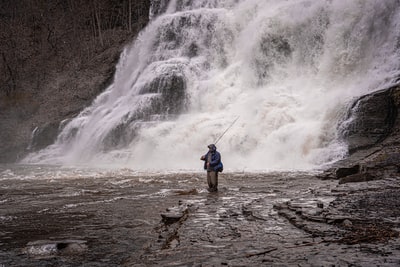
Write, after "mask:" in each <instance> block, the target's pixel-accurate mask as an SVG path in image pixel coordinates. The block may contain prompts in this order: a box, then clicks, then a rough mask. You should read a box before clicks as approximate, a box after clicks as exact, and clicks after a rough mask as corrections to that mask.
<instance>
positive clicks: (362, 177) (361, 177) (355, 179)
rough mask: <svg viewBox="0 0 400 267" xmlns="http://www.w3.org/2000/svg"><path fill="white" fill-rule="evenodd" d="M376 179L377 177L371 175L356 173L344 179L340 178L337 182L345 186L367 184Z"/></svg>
mask: <svg viewBox="0 0 400 267" xmlns="http://www.w3.org/2000/svg"><path fill="white" fill-rule="evenodd" d="M376 179H378V177H377V176H375V175H373V174H371V173H368V172H367V173H357V174H353V175H348V176H346V177H342V178H340V180H339V184H346V183H359V182H368V181H373V180H376Z"/></svg>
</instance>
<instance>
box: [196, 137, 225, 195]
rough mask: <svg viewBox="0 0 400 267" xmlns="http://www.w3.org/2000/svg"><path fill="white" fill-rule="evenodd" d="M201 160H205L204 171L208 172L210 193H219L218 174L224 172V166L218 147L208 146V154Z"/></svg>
mask: <svg viewBox="0 0 400 267" xmlns="http://www.w3.org/2000/svg"><path fill="white" fill-rule="evenodd" d="M200 159H201V160H204V169H205V170H207V183H208V191H210V192H216V191H218V172H222V170H223V165H222V162H221V154H220V153H219V152H218V151H217V147H216V146H215V145H214V144H211V145H208V152H207V153H206V154H205V155H204V156H201V158H200Z"/></svg>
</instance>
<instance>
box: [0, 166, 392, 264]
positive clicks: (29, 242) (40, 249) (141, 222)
mask: <svg viewBox="0 0 400 267" xmlns="http://www.w3.org/2000/svg"><path fill="white" fill-rule="evenodd" d="M0 174H1V176H0V177H1V186H0V225H1V227H0V229H1V230H0V266H221V265H229V266H255V265H265V266H270V265H274V266H292V265H293V266H331V265H330V264H339V265H340V263H342V264H344V263H354V264H356V265H354V266H357V262H359V263H360V264H363V262H364V263H366V262H368V261H369V260H370V258H371V257H376V255H370V253H367V252H362V249H360V247H358V246H353V247H351V246H344V245H338V244H334V245H331V246H330V247H327V246H328V245H329V244H325V243H323V242H321V240H322V239H321V238H320V237H317V236H315V235H313V234H309V233H307V232H305V231H303V230H300V229H298V228H296V227H294V226H293V225H292V224H291V223H289V221H288V220H287V219H286V218H283V217H281V216H279V215H278V213H277V211H276V210H275V209H274V208H273V205H275V204H279V203H284V202H285V201H288V200H292V201H295V202H296V201H298V203H299V205H303V208H309V209H310V210H315V209H316V208H317V206H318V205H317V204H318V203H319V205H322V206H323V207H327V206H328V205H329V203H331V202H332V201H333V200H334V199H335V197H336V196H335V195H334V194H333V193H332V192H333V191H332V190H333V189H335V188H336V187H337V181H332V180H325V181H324V180H320V179H318V178H316V177H315V174H316V173H299V172H297V173H238V172H231V173H229V172H228V173H222V174H221V175H220V179H219V182H220V183H219V192H218V193H209V192H208V191H207V190H206V178H205V173H203V172H186V173H184V172H181V173H153V174H151V173H137V172H134V171H132V170H129V169H121V170H104V169H103V170H99V169H97V170H96V169H82V168H80V169H79V168H63V167H55V166H39V165H36V166H29V165H26V166H21V165H19V166H15V165H6V166H4V165H3V166H1V169H0ZM167 210H168V211H169V212H170V213H171V212H172V213H173V212H177V211H179V210H185V212H184V214H185V218H184V220H182V219H181V220H180V221H179V222H177V223H172V224H169V225H167V224H165V223H163V222H162V217H161V214H164V213H167V214H168V212H167ZM321 229H323V226H321ZM354 255H358V256H357V257H358V258H357V259H355V258H354ZM391 262H392V263H393V261H391ZM336 266H337V265H336ZM360 266H367V265H360ZM387 266H391V265H387Z"/></svg>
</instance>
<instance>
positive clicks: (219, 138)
mask: <svg viewBox="0 0 400 267" xmlns="http://www.w3.org/2000/svg"><path fill="white" fill-rule="evenodd" d="M239 117H240V116H237V118H236V119H235V120H234V121H233V122H232V123H231V125H229V127H228V128H227V129H226V130H225V132H223V133H222V134H221V136H220V137H218V139H217V141H215V142H214V145H216V144H217V143H218V141H219V140H221V138H222V137H223V136H224V135H225V134H226V132H227V131H228V130H229V129H230V128H231V127H232V126H233V125H234V124H235V122H236V121H237V120H238V119H239Z"/></svg>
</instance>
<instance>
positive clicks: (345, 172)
mask: <svg viewBox="0 0 400 267" xmlns="http://www.w3.org/2000/svg"><path fill="white" fill-rule="evenodd" d="M358 172H360V165H354V166H352V167H349V168H346V167H343V168H338V169H337V170H336V178H337V179H340V178H343V177H346V176H349V175H353V174H356V173H358Z"/></svg>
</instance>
